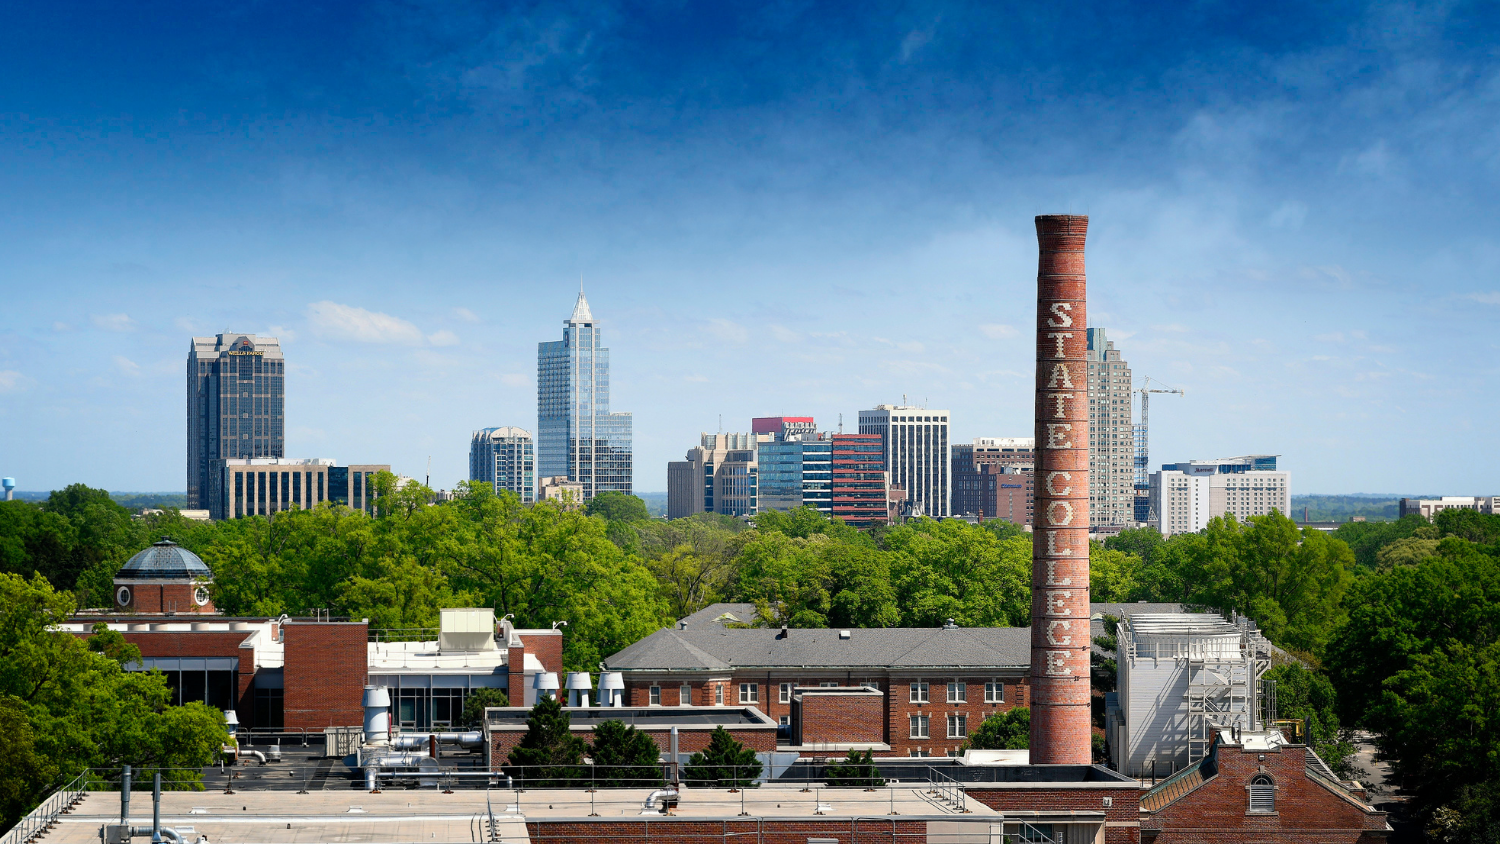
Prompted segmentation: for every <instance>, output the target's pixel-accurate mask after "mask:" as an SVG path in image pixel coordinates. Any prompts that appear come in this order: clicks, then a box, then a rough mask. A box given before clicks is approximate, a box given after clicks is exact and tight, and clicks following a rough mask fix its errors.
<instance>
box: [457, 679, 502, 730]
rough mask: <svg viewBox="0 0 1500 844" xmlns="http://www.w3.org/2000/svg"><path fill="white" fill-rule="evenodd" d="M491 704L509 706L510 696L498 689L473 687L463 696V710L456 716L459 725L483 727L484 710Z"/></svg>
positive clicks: (476, 728) (466, 727) (466, 728)
mask: <svg viewBox="0 0 1500 844" xmlns="http://www.w3.org/2000/svg"><path fill="white" fill-rule="evenodd" d="M491 706H510V698H509V697H507V696H506V694H505V692H502V691H500V690H499V689H488V688H482V689H475V690H474V691H472V692H469V696H468V697H466V698H464V710H463V712H462V714H460V715H459V716H458V723H459V726H461V727H463V728H464V729H465V730H479V729H483V728H484V710H486V709H488V708H489V707H491Z"/></svg>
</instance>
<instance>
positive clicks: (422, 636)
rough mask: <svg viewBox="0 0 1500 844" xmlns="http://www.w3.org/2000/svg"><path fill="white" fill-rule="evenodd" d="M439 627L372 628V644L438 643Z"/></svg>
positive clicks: (370, 637) (370, 636)
mask: <svg viewBox="0 0 1500 844" xmlns="http://www.w3.org/2000/svg"><path fill="white" fill-rule="evenodd" d="M440 629H441V628H437V627H372V628H370V635H369V639H370V641H371V642H436V641H437V640H438V633H439V631H440Z"/></svg>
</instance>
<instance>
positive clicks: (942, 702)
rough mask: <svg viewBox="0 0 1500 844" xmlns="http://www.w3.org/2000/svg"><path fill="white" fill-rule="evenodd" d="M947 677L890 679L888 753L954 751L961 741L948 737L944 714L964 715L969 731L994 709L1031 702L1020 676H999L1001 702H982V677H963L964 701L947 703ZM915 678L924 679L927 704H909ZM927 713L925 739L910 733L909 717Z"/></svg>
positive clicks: (904, 754) (945, 715) (931, 754)
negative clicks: (1001, 686)
mask: <svg viewBox="0 0 1500 844" xmlns="http://www.w3.org/2000/svg"><path fill="white" fill-rule="evenodd" d="M948 679H949V678H947V677H940V676H923V677H900V678H896V679H893V680H892V681H891V685H890V688H889V689H888V690H887V691H886V696H885V699H886V735H887V736H888V738H887V739H886V743H887V744H889V745H890V746H891V749H890V752H889V754H888V755H891V756H910V755H911V754H912V752H913V751H921V752H925V753H926V754H927V755H928V756H944V755H947V754H948V753H949V752H950V751H957V750H958V748H959V746H960V745H962V744H963V742H964V739H963V738H962V737H954V738H949V737H948V716H949V715H963V716H965V720H966V724H965V729H966V731H967V733H970V734H972V733H973V732H974V731H975V730H978V729H979V725H980V724H981V723H983V722H984V719H985V718H987V717H989V716H990V715H992V714H994V713H996V712H1006V711H1009V710H1011V709H1014V708H1015V707H1017V706H1028V705H1030V702H1031V696H1030V687H1029V686H1028V685H1027V683H1026V681H1025V679H1024V678H1020V677H1001V678H998V679H1000V681H1001V682H1002V683H1003V684H1004V687H1005V690H1004V702H1003V703H985V702H984V684H985V682H986V680H985V679H975V678H964V698H965V699H964V700H963V701H962V702H955V703H949V702H948ZM917 680H925V681H927V684H928V686H927V700H928V702H927V703H913V702H912V700H911V684H912V683H913V682H914V681H917ZM913 715H925V716H927V738H914V737H912V735H911V732H912V730H911V716H913Z"/></svg>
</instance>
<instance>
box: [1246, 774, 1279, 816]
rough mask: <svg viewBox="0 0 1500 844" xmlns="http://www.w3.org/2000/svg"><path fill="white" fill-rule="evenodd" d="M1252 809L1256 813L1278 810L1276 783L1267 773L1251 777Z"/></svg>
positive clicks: (1269, 812) (1272, 812)
mask: <svg viewBox="0 0 1500 844" xmlns="http://www.w3.org/2000/svg"><path fill="white" fill-rule="evenodd" d="M1250 811H1251V812H1252V813H1256V814H1274V813H1275V812H1276V784H1275V783H1274V782H1272V781H1271V778H1270V777H1268V776H1266V775H1265V774H1256V775H1255V776H1253V777H1251V778H1250Z"/></svg>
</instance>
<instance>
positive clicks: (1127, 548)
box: [1090, 527, 1164, 563]
mask: <svg viewBox="0 0 1500 844" xmlns="http://www.w3.org/2000/svg"><path fill="white" fill-rule="evenodd" d="M1163 541H1164V540H1163V539H1162V535H1161V531H1159V530H1157V529H1156V528H1154V527H1144V528H1126V529H1125V530H1122V531H1120V532H1119V533H1117V534H1115V535H1114V536H1111V537H1109V538H1107V539H1105V540H1104V547H1105V548H1107V549H1109V550H1111V551H1122V552H1124V553H1126V554H1134V555H1135V556H1137V557H1139V558H1140V559H1141V560H1142V561H1143V562H1145V563H1149V562H1151V560H1152V555H1153V554H1155V552H1156V549H1157V547H1158V546H1160V545H1161V544H1162V542H1163ZM1090 556H1092V555H1090Z"/></svg>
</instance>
